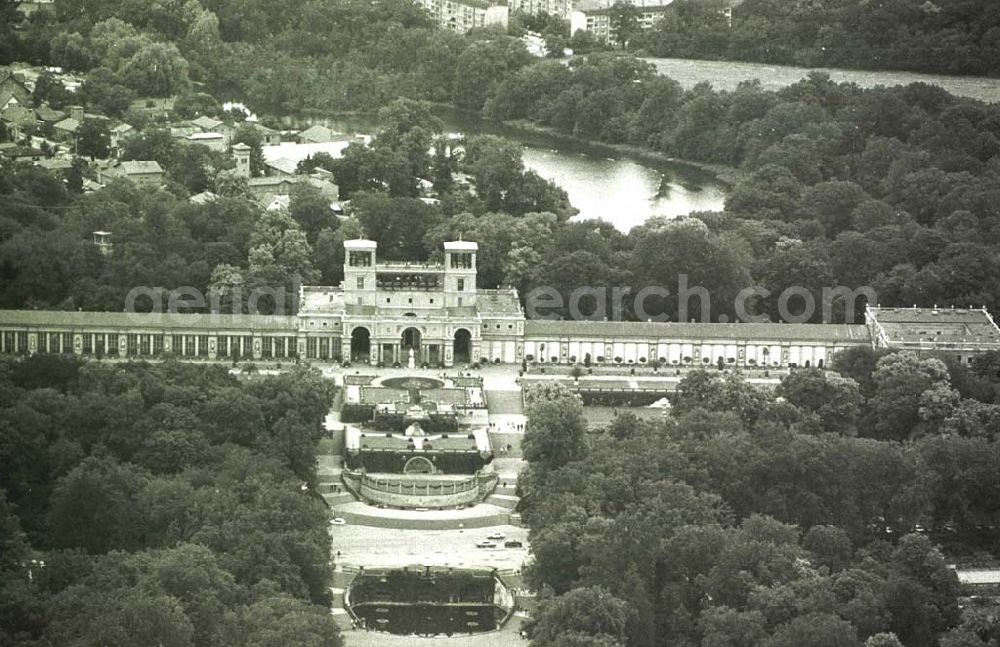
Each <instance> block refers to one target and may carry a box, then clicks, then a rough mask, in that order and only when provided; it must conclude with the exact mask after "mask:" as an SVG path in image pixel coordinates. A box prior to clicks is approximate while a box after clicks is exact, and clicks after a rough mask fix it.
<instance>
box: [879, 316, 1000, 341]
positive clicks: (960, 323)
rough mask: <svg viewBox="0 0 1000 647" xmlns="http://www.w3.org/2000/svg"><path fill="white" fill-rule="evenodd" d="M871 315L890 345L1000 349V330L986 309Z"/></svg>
mask: <svg viewBox="0 0 1000 647" xmlns="http://www.w3.org/2000/svg"><path fill="white" fill-rule="evenodd" d="M868 314H869V316H871V317H872V318H873V319H874V320H875V322H876V323H877V324H878V326H879V328H881V330H882V331H883V332H884V333H885V336H886V337H887V338H888V340H889V341H896V342H903V343H924V344H970V343H971V344H997V345H1000V328H997V325H996V324H995V323H994V322H993V319H992V318H991V317H990V315H989V313H988V312H986V310H985V309H976V308H878V307H876V308H869V309H868Z"/></svg>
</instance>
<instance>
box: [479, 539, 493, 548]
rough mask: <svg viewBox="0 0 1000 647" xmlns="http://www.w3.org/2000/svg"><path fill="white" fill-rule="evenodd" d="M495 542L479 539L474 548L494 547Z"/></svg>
mask: <svg viewBox="0 0 1000 647" xmlns="http://www.w3.org/2000/svg"><path fill="white" fill-rule="evenodd" d="M496 547H497V545H496V542H492V541H480V542H476V548H496Z"/></svg>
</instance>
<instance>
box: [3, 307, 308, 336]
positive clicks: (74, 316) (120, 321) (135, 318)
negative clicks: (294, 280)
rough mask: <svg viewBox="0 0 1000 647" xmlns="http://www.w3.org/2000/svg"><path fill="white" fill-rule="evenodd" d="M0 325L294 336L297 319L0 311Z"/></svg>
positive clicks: (168, 314)
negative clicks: (279, 333) (258, 332)
mask: <svg viewBox="0 0 1000 647" xmlns="http://www.w3.org/2000/svg"><path fill="white" fill-rule="evenodd" d="M0 323H2V324H13V325H17V326H37V327H39V328H53V329H65V328H81V327H92V326H102V327H107V328H123V329H124V328H136V329H142V328H148V329H154V330H155V329H158V328H175V329H178V330H184V329H187V330H203V331H206V332H209V331H216V330H231V329H240V330H260V331H273V332H289V333H294V331H295V330H297V329H298V319H297V318H296V317H292V316H288V317H285V316H278V315H232V314H179V313H138V312H81V311H78V310H0Z"/></svg>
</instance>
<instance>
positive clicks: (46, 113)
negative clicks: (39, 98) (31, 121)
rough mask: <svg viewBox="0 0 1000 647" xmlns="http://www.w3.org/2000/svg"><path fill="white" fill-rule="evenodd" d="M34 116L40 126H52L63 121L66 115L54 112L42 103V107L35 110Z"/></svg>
mask: <svg viewBox="0 0 1000 647" xmlns="http://www.w3.org/2000/svg"><path fill="white" fill-rule="evenodd" d="M35 116H36V117H38V121H39V123H40V124H42V125H44V124H49V125H52V124H55V123H57V122H60V121H62V120H63V119H65V118H66V113H65V112H63V111H62V110H56V109H54V108H52V107H51V106H49V104H47V103H43V104H42V105H40V106H38V107H37V108H35Z"/></svg>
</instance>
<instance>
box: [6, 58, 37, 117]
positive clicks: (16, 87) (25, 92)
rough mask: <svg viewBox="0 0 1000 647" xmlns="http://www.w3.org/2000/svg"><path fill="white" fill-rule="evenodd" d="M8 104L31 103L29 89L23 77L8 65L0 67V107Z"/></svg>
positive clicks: (25, 104) (24, 104)
mask: <svg viewBox="0 0 1000 647" xmlns="http://www.w3.org/2000/svg"><path fill="white" fill-rule="evenodd" d="M9 105H22V106H29V105H31V90H29V89H28V86H27V85H26V84H25V82H24V79H22V78H21V77H20V76H19V75H17V74H15V73H14V71H13V70H11V69H10V68H8V67H3V68H0V109H3V108H6V107H7V106H9Z"/></svg>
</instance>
